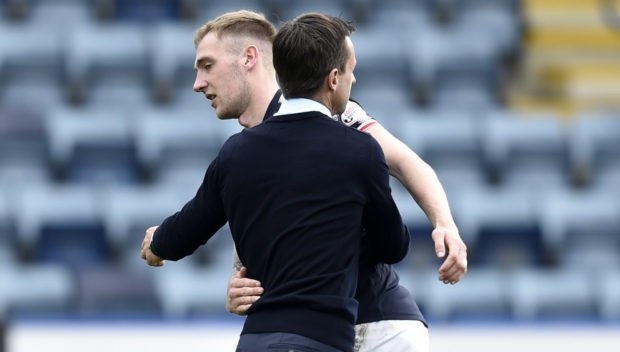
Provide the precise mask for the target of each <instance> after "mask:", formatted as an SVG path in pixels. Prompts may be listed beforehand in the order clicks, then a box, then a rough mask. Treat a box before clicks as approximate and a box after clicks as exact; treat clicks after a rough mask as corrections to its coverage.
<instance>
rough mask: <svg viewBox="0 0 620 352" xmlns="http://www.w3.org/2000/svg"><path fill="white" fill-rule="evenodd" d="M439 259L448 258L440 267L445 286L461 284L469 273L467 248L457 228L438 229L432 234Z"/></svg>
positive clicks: (440, 274)
mask: <svg viewBox="0 0 620 352" xmlns="http://www.w3.org/2000/svg"><path fill="white" fill-rule="evenodd" d="M432 237H433V241H434V242H435V253H436V254H437V257H438V258H444V257H445V256H446V249H447V252H448V257H447V258H446V260H444V262H443V264H442V265H441V266H440V267H439V280H440V281H443V283H444V284H452V285H454V284H455V283H457V282H459V281H460V280H461V279H462V278H463V276H465V273H467V247H466V246H465V243H464V242H463V240H462V239H461V236H460V235H459V233H458V230H457V229H456V228H442V227H437V228H435V230H433V233H432Z"/></svg>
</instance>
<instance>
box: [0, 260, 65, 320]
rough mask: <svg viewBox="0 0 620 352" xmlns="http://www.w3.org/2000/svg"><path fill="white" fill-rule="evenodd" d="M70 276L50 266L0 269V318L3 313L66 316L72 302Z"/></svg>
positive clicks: (22, 266)
mask: <svg viewBox="0 0 620 352" xmlns="http://www.w3.org/2000/svg"><path fill="white" fill-rule="evenodd" d="M74 291H75V282H74V278H73V276H72V275H71V272H70V271H69V270H68V269H67V268H64V267H62V266H59V265H52V264H27V265H24V264H21V265H16V266H13V265H2V266H0V316H2V315H3V313H17V314H18V313H20V312H21V313H39V314H41V313H45V312H53V313H66V312H69V310H70V305H71V302H72V300H73V298H74Z"/></svg>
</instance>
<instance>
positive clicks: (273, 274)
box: [151, 112, 410, 351]
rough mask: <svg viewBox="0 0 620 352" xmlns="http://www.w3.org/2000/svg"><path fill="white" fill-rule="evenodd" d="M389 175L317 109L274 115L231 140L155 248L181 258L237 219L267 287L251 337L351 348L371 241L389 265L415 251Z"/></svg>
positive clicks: (238, 240) (243, 252)
mask: <svg viewBox="0 0 620 352" xmlns="http://www.w3.org/2000/svg"><path fill="white" fill-rule="evenodd" d="M349 149H352V150H356V151H358V152H357V153H355V155H348V153H347V150H349ZM388 178H389V175H388V169H387V164H386V162H385V158H384V156H383V152H382V150H381V147H380V146H379V145H378V143H377V142H376V141H375V140H374V139H373V138H372V137H370V136H368V135H367V134H365V133H362V132H359V131H357V130H354V129H351V128H349V127H347V126H344V125H342V124H339V123H337V122H335V121H333V120H331V119H330V118H329V117H327V116H326V115H323V114H322V113H319V112H304V113H298V114H291V115H283V116H274V117H272V118H271V119H269V120H267V121H265V122H263V123H262V124H260V125H259V126H256V127H254V128H252V129H244V130H243V131H242V132H241V133H238V134H236V135H234V136H232V137H231V138H229V139H228V141H227V142H226V143H225V144H224V146H223V147H222V149H221V150H220V152H219V154H218V156H217V157H216V159H215V160H214V161H213V162H212V163H211V164H210V165H209V168H208V169H207V172H206V175H205V178H204V181H203V183H202V185H201V186H200V188H199V190H198V192H197V194H196V196H195V197H194V198H193V199H192V200H190V201H189V202H188V203H187V204H186V205H185V206H184V207H183V209H182V210H181V211H179V212H177V213H176V214H174V215H173V216H170V217H168V218H167V219H166V220H164V222H163V223H162V224H161V225H160V227H159V228H158V229H157V231H156V233H155V235H154V237H153V242H152V244H151V249H152V251H153V253H154V254H156V255H158V256H160V257H162V258H164V259H171V260H176V259H180V258H182V257H184V256H186V255H189V254H191V253H193V252H194V251H195V250H196V249H197V248H198V247H199V246H200V245H202V244H204V243H205V242H206V241H207V240H208V239H209V238H210V237H211V236H213V234H215V232H216V231H217V230H218V229H219V228H220V227H221V226H223V225H224V224H225V223H226V221H228V222H229V226H230V229H231V233H232V235H233V239H234V242H235V246H236V248H237V253H238V254H239V259H240V260H241V262H242V263H244V264H245V265H246V266H247V268H248V273H247V274H248V277H251V278H254V279H257V280H259V281H261V283H262V285H263V287H264V289H265V292H264V294H263V295H262V297H261V298H260V299H259V300H258V301H257V302H255V303H254V304H253V305H252V306H251V308H250V309H249V310H248V315H247V318H246V321H245V324H244V327H243V331H242V334H246V333H262V332H289V333H295V334H300V335H303V336H307V337H310V338H312V339H315V340H317V341H320V342H323V343H325V344H329V345H331V346H334V347H336V348H339V349H341V350H343V351H351V350H352V349H353V345H354V338H355V332H354V329H353V325H354V324H355V322H356V318H357V309H358V304H357V301H356V300H355V298H354V295H355V292H356V288H357V278H358V270H359V260H360V254H361V248H362V242H363V241H367V242H368V243H369V245H370V246H371V247H372V248H373V255H374V256H376V258H377V259H378V260H380V261H383V262H387V263H395V262H397V261H399V260H401V259H402V258H403V257H404V256H405V255H406V253H407V250H408V247H409V240H410V239H409V232H408V231H407V229H406V227H405V226H404V225H403V224H402V219H401V217H400V214H399V213H398V209H397V208H396V204H395V203H394V201H393V199H392V197H391V191H390V188H389V182H388Z"/></svg>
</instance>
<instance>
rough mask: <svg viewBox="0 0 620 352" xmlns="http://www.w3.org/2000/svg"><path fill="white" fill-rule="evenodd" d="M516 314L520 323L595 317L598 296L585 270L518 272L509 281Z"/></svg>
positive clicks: (511, 301)
mask: <svg viewBox="0 0 620 352" xmlns="http://www.w3.org/2000/svg"><path fill="white" fill-rule="evenodd" d="M506 287H507V289H508V291H507V292H508V294H509V296H510V303H511V308H512V314H513V316H514V317H515V318H517V319H519V320H536V319H541V320H545V319H565V318H567V317H568V318H571V317H573V318H574V317H578V316H581V317H591V316H593V315H594V314H595V306H594V302H595V296H594V290H593V286H592V282H591V275H589V274H588V273H587V272H586V271H583V270H581V271H580V270H574V269H568V270H567V269H562V268H559V269H546V270H531V269H525V268H524V269H520V270H517V271H516V272H515V273H514V274H513V275H512V276H511V277H510V279H509V280H508V281H507V283H506Z"/></svg>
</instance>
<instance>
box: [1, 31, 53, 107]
mask: <svg viewBox="0 0 620 352" xmlns="http://www.w3.org/2000/svg"><path fill="white" fill-rule="evenodd" d="M61 49H62V46H61V43H60V36H59V35H57V33H56V32H54V31H53V30H50V29H49V28H48V27H46V26H44V25H42V24H40V23H34V22H16V23H14V22H1V23H0V103H2V104H4V105H5V106H15V107H18V108H20V109H22V110H26V111H33V112H38V113H41V112H43V111H45V109H47V108H49V107H51V106H54V105H56V104H58V103H60V102H61V101H62V99H61V95H60V92H61V91H60V82H62V79H63V74H62V72H63V60H62V51H61ZM41 58H45V59H44V60H42V59H41Z"/></svg>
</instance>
